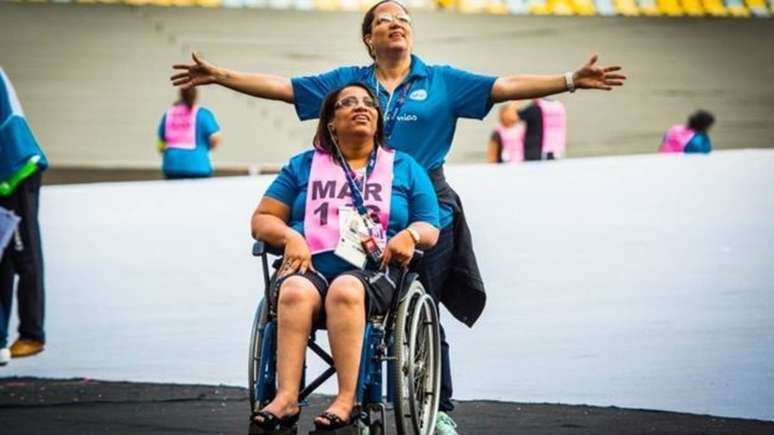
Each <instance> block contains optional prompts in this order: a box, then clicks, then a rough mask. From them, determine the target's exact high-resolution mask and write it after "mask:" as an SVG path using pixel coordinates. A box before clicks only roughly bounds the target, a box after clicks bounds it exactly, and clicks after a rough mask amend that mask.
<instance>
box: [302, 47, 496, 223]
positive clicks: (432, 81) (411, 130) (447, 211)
mask: <svg viewBox="0 0 774 435" xmlns="http://www.w3.org/2000/svg"><path fill="white" fill-rule="evenodd" d="M374 68H375V65H374V64H371V65H369V66H350V67H342V68H337V69H334V70H332V71H328V72H326V73H323V74H320V75H317V76H307V77H295V78H293V79H292V81H291V82H292V84H293V95H294V100H295V106H296V113H297V114H298V117H299V119H301V120H302V121H305V120H307V119H314V118H317V117H319V116H320V106H321V105H322V100H323V99H324V98H325V96H326V95H328V93H330V92H331V91H333V90H334V89H336V88H339V87H341V86H344V85H346V84H348V83H352V82H363V83H365V84H366V85H368V86H369V87H371V89H372V90H373V91H374V93H377V92H376V90H377V88H378V91H379V92H378V94H379V103H380V106H381V108H382V112H383V113H384V114H385V116H389V115H390V114H391V113H392V111H393V110H394V107H395V104H396V103H397V102H398V100H399V99H400V98H399V96H400V95H401V93H402V92H403V90H404V87H405V86H408V85H409V84H410V86H411V88H410V90H409V91H408V93H407V96H406V98H405V102H404V104H403V106H402V107H400V110H399V111H398V113H397V114H396V115H395V118H396V121H395V127H394V130H393V132H392V135H391V136H390V137H389V138H388V143H389V145H390V146H391V147H393V148H395V149H397V150H400V151H404V152H406V153H408V154H410V155H411V156H412V157H414V159H416V161H417V162H419V164H420V165H422V167H423V168H425V169H426V170H428V171H430V170H433V169H437V168H439V167H441V166H443V164H444V161H445V159H446V155H447V154H448V153H449V149H450V148H451V143H452V139H453V138H454V130H455V129H456V128H457V119H458V118H475V119H482V118H483V117H484V116H486V114H487V113H489V109H491V108H492V102H491V94H492V86H493V85H494V82H495V80H496V79H497V78H496V77H490V76H482V75H477V74H471V73H469V72H466V71H462V70H459V69H456V68H452V67H450V66H448V65H425V63H424V62H423V61H422V59H420V58H419V57H417V56H411V71H410V72H409V74H408V76H407V77H406V78H405V79H404V80H403V82H402V83H401V84H400V86H398V87H397V88H395V91H393V94H392V95H390V94H388V93H387V91H386V90H385V89H384V87H383V86H381V85H379V84H378V81H377V79H376V76H375V75H374ZM451 221H452V210H451V208H450V207H448V206H447V205H445V204H443V205H442V207H441V226H442V227H446V226H447V225H448V224H450V223H451Z"/></svg>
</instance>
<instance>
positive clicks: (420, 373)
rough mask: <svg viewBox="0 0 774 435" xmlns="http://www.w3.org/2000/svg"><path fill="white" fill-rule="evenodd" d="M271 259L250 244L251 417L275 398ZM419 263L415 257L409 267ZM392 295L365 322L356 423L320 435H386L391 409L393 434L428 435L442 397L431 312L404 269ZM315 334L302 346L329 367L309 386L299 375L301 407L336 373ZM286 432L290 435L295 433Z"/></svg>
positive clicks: (270, 251)
mask: <svg viewBox="0 0 774 435" xmlns="http://www.w3.org/2000/svg"><path fill="white" fill-rule="evenodd" d="M270 255H273V256H276V257H279V255H281V252H277V251H276V249H274V248H272V247H270V246H269V245H268V244H266V243H264V242H262V241H256V242H255V243H254V245H253V256H256V257H260V261H261V266H262V269H263V282H264V296H263V299H262V300H261V302H260V303H259V305H258V308H257V309H256V312H255V317H254V320H253V327H252V333H251V337H250V349H249V361H248V384H249V391H250V409H251V411H252V412H256V411H258V410H260V409H262V408H263V407H264V406H266V405H267V404H268V403H269V402H271V400H272V399H273V398H274V395H275V394H276V391H277V377H276V368H277V361H276V346H277V334H276V331H277V329H276V328H277V323H276V315H275V314H274V313H272V312H271V311H272V310H270V308H269V306H268V305H269V300H270V299H269V291H270V283H271V277H270V274H271V273H272V270H276V268H277V267H279V264H280V263H281V258H277V259H275V261H273V262H272V263H271V264H272V269H270V267H269V265H270V260H269V256H270ZM418 257H421V253H420V252H418V254H417V255H415V259H414V260H415V261H416V260H417V259H418ZM397 288H398V289H399V290H401V291H399V292H396V295H395V297H393V301H392V304H391V307H390V309H389V311H388V313H387V314H386V315H383V316H375V317H371V318H368V319H366V326H365V334H364V337H363V345H362V352H361V360H360V365H359V371H358V381H357V395H356V403H355V409H356V410H357V415H358V417H357V423H356V424H354V425H352V426H349V427H347V428H345V429H339V430H338V431H331V432H324V433H326V434H332V433H335V434H353V435H354V434H358V435H359V434H361V433H369V434H370V435H383V434H386V433H387V430H386V429H387V425H386V419H385V417H386V411H387V410H388V409H393V410H394V415H395V425H396V428H397V432H398V434H399V435H410V434H412V435H430V434H432V433H433V432H434V431H435V420H436V416H437V413H438V404H439V401H440V393H441V386H440V384H441V353H440V351H441V340H440V326H439V320H438V312H437V310H436V307H435V304H434V302H433V299H432V298H431V297H430V295H428V294H427V293H425V291H424V289H423V287H422V284H421V283H420V282H419V279H418V276H417V274H416V273H414V272H413V271H411V270H410V269H404V270H403V271H402V273H401V278H400V282H399V284H398V287H397ZM315 334H316V331H313V332H312V333H311V335H310V337H309V340H308V342H307V347H308V349H309V350H311V351H312V352H314V353H315V354H317V355H318V356H319V357H320V359H322V360H323V361H324V362H325V363H327V365H328V368H327V369H326V370H325V371H324V372H323V373H322V374H320V375H319V376H318V377H317V378H315V379H313V380H311V381H310V382H309V383H306V373H305V372H306V370H305V369H304V372H303V374H302V381H301V389H300V393H299V398H298V401H299V404H300V405H301V406H304V405H305V399H306V398H307V397H308V396H309V394H311V393H312V392H314V390H315V389H316V388H317V387H319V386H320V385H321V384H322V383H323V382H325V381H326V380H327V379H328V378H330V377H331V376H333V375H334V374H335V373H336V370H335V368H334V366H333V358H332V357H331V356H330V354H329V353H328V352H326V351H325V350H324V349H323V348H322V347H321V346H320V345H319V344H318V343H317V342H316V341H315ZM304 368H306V363H304ZM385 378H386V380H385ZM385 390H386V391H385ZM287 433H289V434H295V433H296V428H295V427H294V428H293V429H292V430H289V431H288V432H287Z"/></svg>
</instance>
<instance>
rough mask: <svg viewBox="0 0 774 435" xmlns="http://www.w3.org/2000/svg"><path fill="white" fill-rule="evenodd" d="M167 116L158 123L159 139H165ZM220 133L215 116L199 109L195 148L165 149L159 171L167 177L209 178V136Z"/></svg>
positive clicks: (210, 168)
mask: <svg viewBox="0 0 774 435" xmlns="http://www.w3.org/2000/svg"><path fill="white" fill-rule="evenodd" d="M166 119H167V114H166V113H164V116H162V117H161V123H159V132H158V135H159V139H160V140H162V141H164V140H165V139H164V138H165V134H164V133H165V132H164V130H165V124H166ZM219 131H220V126H218V122H217V121H216V120H215V115H213V114H212V112H210V110H209V109H207V108H205V107H200V108H199V111H198V112H197V113H196V148H194V149H192V150H185V149H179V148H167V149H165V150H164V159H163V163H162V165H161V170H162V171H164V173H165V174H167V175H177V176H209V175H212V164H211V163H210V136H212V135H213V134H215V133H217V132H219Z"/></svg>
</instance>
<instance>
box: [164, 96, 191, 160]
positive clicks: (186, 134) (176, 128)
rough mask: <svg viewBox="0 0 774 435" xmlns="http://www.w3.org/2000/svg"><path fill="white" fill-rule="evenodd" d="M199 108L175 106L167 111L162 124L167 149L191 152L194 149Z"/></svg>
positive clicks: (182, 105) (183, 105)
mask: <svg viewBox="0 0 774 435" xmlns="http://www.w3.org/2000/svg"><path fill="white" fill-rule="evenodd" d="M198 112H199V107H198V106H194V107H192V108H189V107H188V106H186V105H185V104H177V105H175V106H172V108H171V109H169V110H168V111H167V117H166V120H165V123H164V141H165V142H166V143H167V148H180V149H186V150H192V149H194V148H196V114H197V113H198Z"/></svg>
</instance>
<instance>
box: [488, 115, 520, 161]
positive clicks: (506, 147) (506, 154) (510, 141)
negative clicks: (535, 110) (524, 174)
mask: <svg viewBox="0 0 774 435" xmlns="http://www.w3.org/2000/svg"><path fill="white" fill-rule="evenodd" d="M495 130H496V131H497V134H499V135H500V142H501V143H502V145H503V152H502V156H501V157H502V159H503V162H511V163H516V162H521V161H523V160H524V124H516V125H514V126H512V127H510V128H508V127H503V126H502V125H498V126H497V128H496V129H495Z"/></svg>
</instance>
